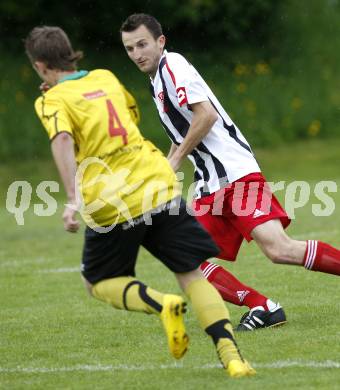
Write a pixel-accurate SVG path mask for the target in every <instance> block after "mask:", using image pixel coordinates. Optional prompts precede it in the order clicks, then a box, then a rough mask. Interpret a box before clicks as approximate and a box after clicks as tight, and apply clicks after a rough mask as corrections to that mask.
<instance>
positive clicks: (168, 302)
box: [160, 294, 189, 359]
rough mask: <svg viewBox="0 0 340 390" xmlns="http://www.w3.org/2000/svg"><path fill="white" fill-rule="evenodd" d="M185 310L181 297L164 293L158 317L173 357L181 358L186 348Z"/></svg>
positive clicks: (187, 342)
mask: <svg viewBox="0 0 340 390" xmlns="http://www.w3.org/2000/svg"><path fill="white" fill-rule="evenodd" d="M185 312H186V303H185V302H184V300H183V298H182V297H180V296H178V295H171V294H166V295H164V299H163V309H162V312H161V314H160V317H161V320H162V323H163V327H164V329H165V333H166V335H167V338H168V345H169V350H170V352H171V354H172V356H173V357H174V358H175V359H180V358H182V357H183V356H184V354H185V352H186V351H187V349H188V344H189V337H188V335H187V334H186V331H185V326H184V321H183V314H184V313H185Z"/></svg>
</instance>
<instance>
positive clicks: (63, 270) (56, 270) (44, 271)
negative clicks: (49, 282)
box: [39, 267, 80, 274]
mask: <svg viewBox="0 0 340 390" xmlns="http://www.w3.org/2000/svg"><path fill="white" fill-rule="evenodd" d="M69 272H78V273H79V272H80V267H69V268H51V269H42V270H40V271H39V273H41V274H50V273H51V274H55V273H69Z"/></svg>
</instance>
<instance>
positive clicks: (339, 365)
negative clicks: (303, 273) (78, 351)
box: [0, 360, 340, 374]
mask: <svg viewBox="0 0 340 390" xmlns="http://www.w3.org/2000/svg"><path fill="white" fill-rule="evenodd" d="M252 366H253V367H255V368H257V369H261V368H267V369H282V368H316V369H324V368H335V369H340V361H339V362H337V361H333V360H325V361H320V362H317V361H300V360H279V361H276V362H272V363H254V364H252ZM221 367H222V366H221V365H220V364H204V365H201V366H186V365H184V364H182V363H173V364H163V365H151V364H150V365H140V366H137V365H131V366H130V365H124V364H122V365H116V366H113V365H101V364H97V365H90V364H89V365H87V364H84V365H76V366H68V367H21V366H18V367H14V368H6V367H0V374H1V373H3V374H18V373H22V374H35V373H40V374H45V373H47V374H48V373H59V372H101V371H153V370H172V369H184V370H188V369H191V370H209V369H214V368H221Z"/></svg>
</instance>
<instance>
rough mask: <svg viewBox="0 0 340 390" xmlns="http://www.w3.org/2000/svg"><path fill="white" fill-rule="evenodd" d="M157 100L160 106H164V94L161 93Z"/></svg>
mask: <svg viewBox="0 0 340 390" xmlns="http://www.w3.org/2000/svg"><path fill="white" fill-rule="evenodd" d="M158 99H159V100H160V101H161V103H162V104H164V92H163V91H161V92H160V93H159V94H158Z"/></svg>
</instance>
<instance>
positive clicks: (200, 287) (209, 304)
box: [185, 278, 233, 335]
mask: <svg viewBox="0 0 340 390" xmlns="http://www.w3.org/2000/svg"><path fill="white" fill-rule="evenodd" d="M185 293H186V294H187V295H188V297H189V298H190V301H191V303H192V306H193V308H194V310H195V312H196V315H197V317H198V319H199V322H200V324H201V326H202V328H203V329H207V328H208V327H209V326H211V325H213V324H215V323H216V322H218V321H221V320H228V322H229V319H230V316H229V311H228V309H227V308H226V306H225V304H224V302H223V299H222V297H221V296H220V294H219V293H218V291H217V290H216V289H215V287H214V286H212V285H211V284H210V283H209V282H208V281H207V280H206V279H204V278H202V279H197V280H194V281H193V282H191V283H190V284H189V285H188V287H187V289H186V291H185ZM228 331H229V332H230V333H231V334H232V335H233V330H232V327H231V325H230V324H229V327H228Z"/></svg>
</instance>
